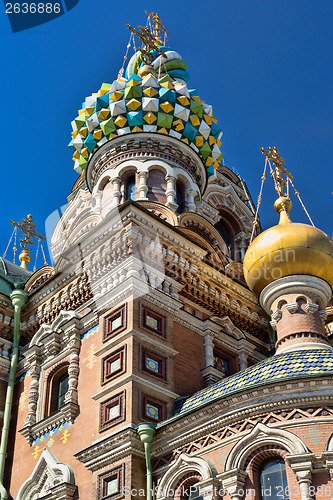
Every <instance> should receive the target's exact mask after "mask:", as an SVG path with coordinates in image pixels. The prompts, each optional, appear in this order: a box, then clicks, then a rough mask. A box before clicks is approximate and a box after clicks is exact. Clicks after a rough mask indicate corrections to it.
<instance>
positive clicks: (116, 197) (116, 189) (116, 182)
mask: <svg viewBox="0 0 333 500" xmlns="http://www.w3.org/2000/svg"><path fill="white" fill-rule="evenodd" d="M111 182H112V184H113V191H112V205H113V206H117V205H119V203H120V194H121V193H120V183H121V179H120V177H115V178H114V179H112V181H111Z"/></svg>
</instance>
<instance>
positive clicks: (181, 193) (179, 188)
mask: <svg viewBox="0 0 333 500" xmlns="http://www.w3.org/2000/svg"><path fill="white" fill-rule="evenodd" d="M176 203H177V205H178V208H177V213H178V214H181V213H182V212H184V210H185V205H186V203H185V186H184V184H183V183H182V181H180V180H177V182H176Z"/></svg>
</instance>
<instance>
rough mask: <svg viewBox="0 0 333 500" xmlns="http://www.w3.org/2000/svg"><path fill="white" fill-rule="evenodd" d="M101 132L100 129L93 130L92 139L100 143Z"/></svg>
mask: <svg viewBox="0 0 333 500" xmlns="http://www.w3.org/2000/svg"><path fill="white" fill-rule="evenodd" d="M102 136H103V132H102V130H101V129H95V130H94V131H93V138H94V139H95V140H97V141H100V140H101V139H102Z"/></svg>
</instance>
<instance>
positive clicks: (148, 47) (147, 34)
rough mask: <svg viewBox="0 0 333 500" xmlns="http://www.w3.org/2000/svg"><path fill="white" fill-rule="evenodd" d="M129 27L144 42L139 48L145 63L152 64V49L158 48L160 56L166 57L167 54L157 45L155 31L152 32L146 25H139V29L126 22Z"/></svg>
mask: <svg viewBox="0 0 333 500" xmlns="http://www.w3.org/2000/svg"><path fill="white" fill-rule="evenodd" d="M126 26H127V28H128V29H129V30H130V31H131V32H132V33H134V35H136V36H137V37H138V38H139V39H140V40H141V43H142V46H141V47H140V48H139V50H140V52H141V58H142V61H143V63H144V64H146V65H148V66H149V65H150V64H151V62H152V61H151V59H152V58H153V55H152V54H151V53H150V52H151V51H152V50H156V51H157V52H158V54H159V55H160V56H163V57H166V55H165V54H164V53H163V52H162V51H161V49H159V48H158V47H157V39H156V37H155V35H154V34H153V33H151V31H150V29H149V28H148V27H147V26H145V27H143V26H138V28H139V30H140V31H138V30H137V29H135V28H133V26H131V25H130V24H126Z"/></svg>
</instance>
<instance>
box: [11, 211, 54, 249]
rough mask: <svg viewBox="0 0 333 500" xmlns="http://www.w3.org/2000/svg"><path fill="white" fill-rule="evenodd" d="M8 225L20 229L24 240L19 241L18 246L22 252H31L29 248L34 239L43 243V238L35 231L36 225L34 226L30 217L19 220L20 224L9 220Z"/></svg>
mask: <svg viewBox="0 0 333 500" xmlns="http://www.w3.org/2000/svg"><path fill="white" fill-rule="evenodd" d="M10 223H11V224H12V225H13V226H15V227H18V228H19V229H21V231H22V233H23V234H24V238H21V239H20V245H21V248H22V249H23V250H27V251H28V252H30V251H31V246H32V245H33V243H34V242H33V240H34V238H39V239H40V240H41V241H45V239H46V238H45V236H43V235H42V234H39V233H38V232H37V231H36V225H35V224H34V221H33V218H32V215H30V214H29V215H27V216H26V218H25V219H21V222H15V221H14V220H11V221H10Z"/></svg>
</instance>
